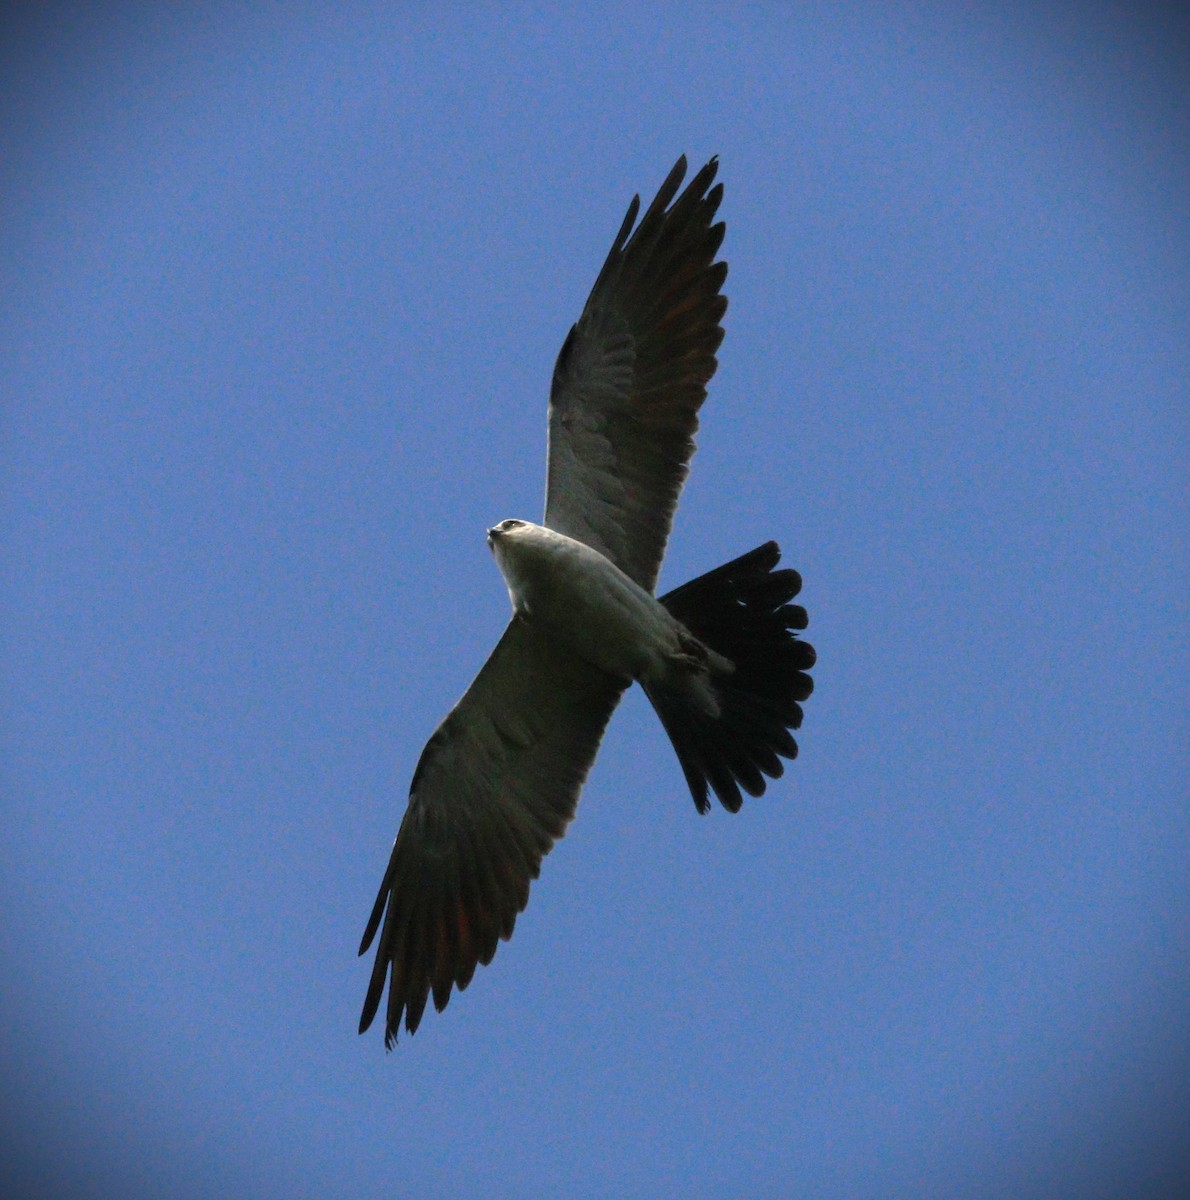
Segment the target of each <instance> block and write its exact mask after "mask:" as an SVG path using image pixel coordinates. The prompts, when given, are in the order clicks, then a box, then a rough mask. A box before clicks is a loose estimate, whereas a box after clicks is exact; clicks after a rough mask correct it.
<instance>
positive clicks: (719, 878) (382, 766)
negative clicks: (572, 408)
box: [0, 3, 1190, 1200]
mask: <svg viewBox="0 0 1190 1200" xmlns="http://www.w3.org/2000/svg"><path fill="white" fill-rule="evenodd" d="M166 8H168V11H165V9H166ZM4 20H5V22H6V27H5V31H4V33H3V36H2V37H0V45H2V46H3V49H2V50H0V63H2V72H3V80H4V84H3V99H2V102H0V109H2V112H3V121H2V124H0V139H2V146H0V202H2V204H3V212H4V217H3V221H0V273H2V277H3V281H4V282H3V288H2V289H0V355H2V363H3V372H2V380H0V385H2V387H3V407H2V412H0V454H2V456H3V462H2V464H0V465H2V475H0V489H2V492H0V495H2V503H3V525H2V532H0V537H2V539H3V552H4V562H5V566H4V571H3V576H2V579H0V605H2V618H3V625H2V629H0V636H2V637H3V647H2V651H3V653H2V658H0V672H2V675H0V704H2V706H3V724H2V727H0V751H2V757H0V788H2V790H0V800H2V803H3V821H4V831H5V832H4V837H3V840H2V843H0V865H2V872H3V874H2V888H3V895H2V900H3V906H2V913H3V915H2V916H0V931H2V933H3V943H2V944H3V970H2V972H0V1016H2V1018H3V1029H2V1034H0V1078H3V1080H4V1081H5V1082H4V1084H3V1095H2V1097H0V1104H2V1106H3V1107H2V1111H0V1117H2V1120H0V1128H2V1129H3V1132H2V1133H0V1150H2V1151H3V1159H4V1161H5V1162H6V1163H7V1167H6V1168H5V1171H6V1174H7V1175H8V1178H9V1181H10V1187H11V1188H12V1189H14V1190H12V1191H11V1193H10V1194H13V1195H19V1196H25V1195H29V1196H34V1195H36V1196H56V1195H64V1196H65V1195H69V1196H73V1197H83V1198H89V1197H92V1196H94V1197H110V1196H115V1195H119V1196H125V1197H134V1196H141V1195H144V1196H156V1197H161V1196H168V1197H185V1198H188V1197H205V1196H209V1195H211V1194H212V1193H213V1192H214V1191H215V1190H216V1189H218V1190H219V1194H231V1195H237V1196H244V1197H251V1198H256V1197H261V1198H264V1197H285V1198H287V1200H292V1198H294V1197H299V1198H300V1197H328V1196H330V1197H333V1196H345V1197H346V1196H352V1197H359V1196H379V1195H384V1196H393V1195H419V1196H443V1197H452V1198H467V1197H480V1196H484V1197H487V1196H493V1195H495V1196H500V1195H509V1196H512V1195H521V1196H566V1197H606V1196H616V1197H623V1198H630V1197H654V1196H658V1195H682V1196H690V1197H708V1198H709V1197H740V1196H749V1197H751V1196H755V1197H761V1196H774V1197H776V1196H780V1197H786V1196H807V1197H817V1198H824V1200H825V1198H832V1200H833V1198H835V1197H839V1198H842V1197H847V1198H848V1200H854V1198H863V1197H887V1196H898V1197H944V1196H956V1197H957V1196H962V1197H965V1198H978V1197H1001V1196H1007V1195H1011V1196H1014V1197H1017V1198H1018V1200H1029V1198H1033V1197H1036V1198H1038V1200H1060V1198H1063V1197H1071V1198H1074V1197H1079V1198H1086V1197H1104V1198H1107V1197H1115V1196H1120V1195H1123V1194H1128V1195H1133V1196H1146V1197H1148V1196H1172V1195H1174V1194H1175V1191H1174V1184H1175V1179H1176V1177H1177V1173H1178V1171H1179V1169H1180V1166H1182V1165H1184V1159H1183V1160H1182V1162H1181V1163H1179V1160H1178V1157H1177V1156H1178V1144H1179V1142H1183V1141H1184V1140H1185V1139H1188V1138H1190V1128H1188V1126H1187V1118H1186V1115H1185V1114H1186V1113H1187V1112H1190V1099H1188V1097H1187V1094H1186V1090H1187V1086H1186V1080H1187V1079H1188V1078H1190V1011H1188V1006H1187V1003H1186V996H1187V989H1188V986H1190V888H1188V886H1187V869H1186V864H1187V861H1188V853H1190V819H1188V815H1187V806H1186V797H1187V782H1188V775H1190V772H1188V769H1187V767H1188V763H1187V758H1188V754H1187V746H1188V744H1190V738H1188V733H1190V730H1188V728H1187V726H1188V722H1187V706H1186V699H1187V696H1186V691H1187V689H1186V683H1185V681H1186V679H1187V678H1188V677H1190V662H1188V661H1187V660H1188V658H1190V655H1188V653H1187V641H1186V628H1187V616H1188V613H1187V608H1188V605H1187V599H1186V582H1187V570H1186V568H1187V553H1186V550H1187V545H1186V542H1187V528H1188V525H1187V479H1190V474H1188V472H1187V465H1188V464H1187V458H1188V455H1187V443H1188V436H1187V435H1188V432H1190V418H1188V416H1187V399H1188V396H1187V392H1188V385H1187V379H1188V378H1190V203H1188V201H1190V186H1188V183H1190V179H1188V176H1190V160H1188V159H1187V157H1186V154H1185V148H1186V146H1187V145H1190V105H1188V104H1187V82H1188V78H1187V74H1186V71H1185V61H1186V51H1187V46H1188V44H1190V30H1188V26H1187V23H1186V19H1185V17H1184V16H1178V15H1176V11H1175V8H1174V7H1172V6H1171V7H1169V8H1164V9H1162V8H1153V7H1146V6H1137V5H1126V6H1125V5H1121V6H1118V7H1113V6H1104V5H1098V4H1087V5H1073V4H1071V5H1056V4H1051V5H1045V4H1040V5H1038V4H1034V5H1024V4H1021V5H1010V4H986V5H978V6H976V5H959V4H945V3H934V4H930V3H922V4H902V5H874V4H855V5H828V4H805V5H788V6H779V5H753V6H743V5H717V6H710V5H694V6H655V7H651V8H649V9H648V10H647V11H642V10H641V9H640V8H639V7H638V6H627V5H616V4H609V5H602V6H600V5H590V6H586V7H585V8H582V9H574V10H570V11H563V10H561V9H557V8H554V7H553V6H542V7H532V6H511V7H507V8H501V9H498V8H496V7H495V6H480V7H477V8H473V9H472V8H467V9H464V8H461V7H460V8H454V9H447V8H446V7H444V6H433V5H426V6H422V7H418V6H405V5H391V6H386V5H381V4H374V5H366V4H365V5H358V6H342V8H340V9H336V8H334V7H332V6H323V5H295V6H286V7H282V6H272V5H268V6H266V5H258V6H252V5H248V6H244V5H222V4H212V5H204V6H199V5H190V6H150V5H143V6H132V5H124V6H121V5H103V6H91V7H86V6H57V7H55V8H53V9H48V8H36V9H26V10H25V11H24V12H23V14H22V13H20V12H18V13H13V12H12V11H11V10H10V11H9V13H8V15H7V16H6V17H5V18H4ZM682 152H685V153H687V154H688V155H689V156H690V158H691V160H692V161H694V162H696V163H697V162H701V161H703V160H705V159H706V158H707V157H709V156H710V155H711V154H713V153H717V154H719V155H720V157H721V178H722V180H723V182H724V186H725V190H726V195H725V199H724V203H723V208H722V215H723V216H724V218H725V220H726V222H727V238H726V242H725V245H724V255H725V257H726V258H727V259H728V261H729V262H730V265H731V272H730V275H729V277H728V281H727V286H726V291H727V293H728V295H729V297H730V307H729V309H728V313H727V318H726V327H727V337H726V340H725V342H724V345H723V348H722V351H721V353H720V369H719V373H718V375H717V376H716V379H715V381H714V383H713V384H712V388H711V394H710V399H709V401H708V403H707V405H706V407H705V409H704V410H703V423H702V432H701V435H700V448H699V451H698V453H697V455H696V457H695V460H694V466H693V473H692V476H691V479H690V483H689V485H688V487H687V489H686V492H685V495H684V497H683V502H682V505H681V507H680V509H679V512H678V517H677V521H676V525H675V529H674V534H673V538H672V540H671V543H670V553H669V556H668V558H667V561H666V565H665V567H664V569H663V572H662V580H661V583H662V586H663V587H671V586H674V585H676V584H677V583H680V582H682V581H683V580H684V579H686V578H688V577H690V576H691V575H693V574H696V573H699V572H701V571H703V570H706V569H708V568H710V567H711V566H714V565H716V564H718V563H719V562H721V561H723V560H725V559H727V558H729V557H731V556H733V555H735V554H738V553H740V552H742V551H744V550H746V549H749V548H751V547H752V546H754V545H756V544H758V543H759V542H761V541H764V540H765V539H767V538H770V537H775V538H777V539H778V540H779V541H780V542H781V544H782V547H783V549H784V552H785V558H786V561H787V562H788V563H789V564H790V565H794V566H796V567H797V568H798V569H799V570H800V571H801V572H802V574H803V576H804V578H805V590H804V593H803V599H804V601H805V603H806V605H807V607H808V608H809V611H810V622H811V624H810V630H809V636H810V639H811V640H812V641H813V643H814V644H815V646H816V647H817V648H818V651H819V665H818V668H817V670H816V672H815V675H816V681H817V689H816V691H815V694H814V696H813V697H812V698H811V700H810V701H809V703H808V705H807V718H806V724H805V727H804V731H803V736H802V737H801V739H800V741H801V744H802V756H801V757H800V758H799V759H798V761H797V763H796V764H794V765H793V766H792V767H791V769H790V770H789V771H788V772H787V774H786V777H785V778H784V779H783V780H782V781H780V782H779V783H778V784H777V785H775V786H773V787H771V788H770V790H769V792H768V793H767V794H766V795H765V796H764V797H763V798H760V799H757V800H751V801H748V802H746V804H745V807H744V809H743V811H742V812H741V813H740V814H739V815H738V816H734V817H733V816H729V815H728V814H726V813H724V812H722V811H720V810H716V811H714V812H712V813H711V814H710V815H709V816H707V817H705V818H699V817H698V816H697V815H696V814H695V812H694V808H693V805H692V804H691V802H690V798H689V795H688V794H687V793H686V791H685V787H684V783H683V780H682V776H681V772H680V770H679V768H678V766H677V763H676V760H675V759H674V757H673V755H672V752H671V751H670V749H669V746H668V743H667V741H666V739H665V736H664V734H663V732H662V730H661V728H660V726H659V724H658V722H657V721H656V719H655V717H654V716H653V714H652V712H651V711H650V710H649V708H648V705H647V703H646V702H645V701H644V699H643V697H642V696H641V695H640V694H639V693H638V692H634V693H631V694H630V695H629V696H628V698H627V699H626V701H625V703H624V704H623V705H622V707H621V709H620V711H619V712H618V713H617V715H616V717H615V719H614V720H613V722H612V725H611V728H610V731H609V734H608V737H607V739H606V741H605V743H604V747H603V750H602V752H601V754H600V757H599V759H598V760H597V763H596V766H595V769H594V771H593V772H592V775H591V777H590V780H589V782H588V786H587V788H586V790H585V792H584V796H583V800H582V803H581V805H580V809H579V817H578V819H577V820H576V822H575V823H574V825H572V826H571V831H570V833H569V835H568V836H567V838H566V839H565V840H564V841H563V842H561V843H560V844H559V845H558V847H557V848H556V849H555V851H554V853H553V854H552V855H551V856H550V857H549V858H548V859H547V860H546V862H545V865H544V869H543V872H542V877H541V879H540V880H539V881H538V883H537V884H536V885H535V886H534V890H533V897H532V900H531V902H530V905H529V908H528V909H527V911H526V912H525V914H523V916H522V917H521V919H520V921H519V922H518V925H517V930H516V934H515V936H514V937H513V939H512V941H511V942H509V943H508V944H507V945H502V946H501V948H500V950H499V952H498V954H497V956H496V958H495V960H494V962H493V964H492V965H491V966H490V967H488V968H486V969H481V970H480V971H479V972H478V973H477V975H476V978H475V980H474V982H473V983H472V985H471V987H470V988H469V990H468V991H467V992H466V993H464V994H463V995H462V996H458V997H456V998H455V999H454V1000H452V1002H451V1004H450V1007H449V1008H448V1009H447V1010H446V1012H445V1013H443V1014H441V1015H436V1014H433V1013H431V1014H429V1015H428V1016H427V1018H426V1020H425V1021H424V1022H423V1024H422V1027H421V1029H420V1030H419V1032H418V1034H417V1036H416V1037H415V1038H412V1039H408V1038H402V1040H401V1042H400V1044H399V1045H398V1047H397V1048H396V1050H395V1051H394V1052H393V1053H392V1054H389V1055H386V1054H385V1053H384V1050H383V1044H382V1039H381V1036H380V1033H379V1031H377V1030H375V1029H374V1030H373V1031H372V1033H371V1035H369V1036H367V1037H364V1038H360V1037H357V1035H356V1033H355V1024H356V1020H357V1018H358V1012H359V1007H360V1003H361V1001H362V999H363V993H364V988H365V985H366V981H367V975H368V970H369V965H370V964H369V962H368V961H367V960H358V959H357V958H356V957H355V950H356V947H357V944H358V939H359V936H360V933H361V932H362V929H363V925H364V922H365V920H366V918H367V915H368V912H369V909H370V906H371V903H372V899H373V897H374V895H375V889H376V887H377V884H378V882H379V879H380V876H381V873H382V871H383V868H384V865H385V862H386V860H387V855H388V848H389V844H390V841H391V838H392V836H393V834H394V832H395V830H396V826H397V823H398V821H399V819H400V815H401V813H402V812H403V810H404V805H405V796H406V793H407V788H408V780H409V777H410V774H411V772H412V769H413V766H414V764H415V762H416V759H417V756H418V754H419V752H420V749H421V747H422V745H423V743H424V741H425V739H426V738H427V737H428V735H429V734H430V733H431V732H432V731H433V729H434V727H435V725H436V724H437V722H438V720H439V719H440V718H441V716H442V715H443V714H444V713H445V712H446V710H447V709H448V708H449V706H450V705H451V704H452V703H453V702H454V700H455V699H456V698H457V697H458V696H459V694H461V692H462V691H463V689H464V688H465V687H466V685H467V683H468V682H469V681H470V679H471V677H472V676H473V674H474V673H475V671H476V670H477V668H478V667H479V666H480V664H481V663H482V662H483V660H484V658H485V657H486V655H487V652H488V650H489V649H490V647H491V645H492V644H493V642H494V641H495V638H496V637H497V636H498V633H499V631H500V629H501V628H502V627H503V625H504V623H505V621H506V619H507V596H506V592H505V588H504V585H503V582H502V581H501V579H500V576H499V573H498V571H497V569H496V567H495V565H494V563H493V562H492V560H491V556H490V555H489V553H488V551H487V549H486V547H485V545H484V530H485V529H486V527H487V526H488V525H490V524H492V523H493V522H494V521H496V520H498V519H500V518H503V517H506V516H511V515H519V516H524V517H530V518H535V517H537V516H538V515H539V513H540V510H541V498H542V494H543V487H544V453H545V403H546V394H547V386H548V380H549V374H550V369H551V367H552V365H553V360H554V356H555V355H556V353H557V350H558V348H559V346H560V344H561V341H562V338H563V336H564V335H565V332H566V330H567V328H568V327H569V325H570V323H571V322H572V321H573V320H574V319H575V318H576V317H577V315H578V312H579V310H580V308H581V305H582V302H583V300H584V298H585V296H586V294H587V290H588V289H589V287H590V285H591V283H592V281H593V279H594V275H595V272H596V270H597V269H598V267H599V265H600V263H601V262H602V259H603V256H604V254H605V253H606V250H607V247H608V244H609V242H610V239H611V237H612V236H613V234H614V233H615V231H616V229H617V228H618V225H619V222H620V219H621V217H622V215H623V212H624V209H625V206H626V205H627V203H628V201H629V199H630V198H631V196H632V194H633V193H634V192H637V191H639V192H641V193H642V194H646V198H647V194H649V193H651V192H652V191H653V190H654V189H655V188H656V187H657V186H658V184H659V183H660V182H661V180H662V179H663V178H664V176H665V174H666V172H667V170H668V169H669V167H670V165H671V164H672V163H673V161H674V159H675V158H676V157H677V156H678V154H679V153H682Z"/></svg>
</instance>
